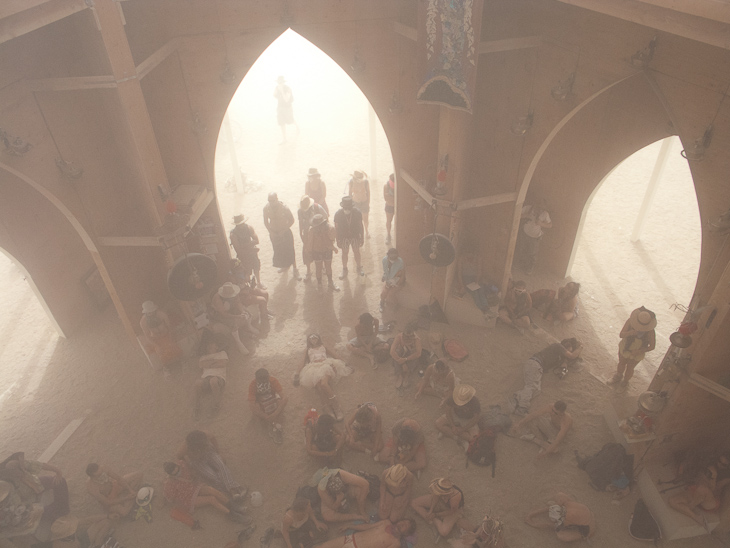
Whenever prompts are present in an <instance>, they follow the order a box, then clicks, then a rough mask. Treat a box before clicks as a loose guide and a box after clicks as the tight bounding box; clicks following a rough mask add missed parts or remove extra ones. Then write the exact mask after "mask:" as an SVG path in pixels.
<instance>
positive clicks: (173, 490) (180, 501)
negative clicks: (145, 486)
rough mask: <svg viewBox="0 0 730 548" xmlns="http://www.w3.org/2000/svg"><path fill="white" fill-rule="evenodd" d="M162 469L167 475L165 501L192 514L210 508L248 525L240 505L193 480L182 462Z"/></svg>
mask: <svg viewBox="0 0 730 548" xmlns="http://www.w3.org/2000/svg"><path fill="white" fill-rule="evenodd" d="M163 469H164V470H165V473H166V474H167V478H166V479H165V481H164V483H163V486H162V494H163V495H164V497H165V499H166V500H167V501H168V502H169V503H171V504H173V505H175V506H178V507H180V508H181V509H183V510H185V511H186V512H187V513H188V514H192V513H193V512H194V511H195V509H196V508H202V507H203V506H212V507H213V508H215V509H216V510H218V511H219V512H221V513H223V514H225V515H226V516H228V517H229V519H231V520H233V521H236V522H238V523H249V522H250V521H251V519H250V518H248V517H246V516H244V514H243V512H242V511H241V510H242V508H241V506H240V505H234V504H233V503H232V501H231V498H230V497H228V496H226V495H225V494H224V493H221V492H220V491H218V489H215V488H213V487H211V486H210V485H205V484H203V483H200V482H199V481H195V480H194V479H193V475H192V471H191V470H190V468H189V467H188V464H187V463H186V462H185V461H184V460H179V461H177V462H166V463H164V464H163Z"/></svg>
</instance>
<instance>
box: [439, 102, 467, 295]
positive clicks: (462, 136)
mask: <svg viewBox="0 0 730 548" xmlns="http://www.w3.org/2000/svg"><path fill="white" fill-rule="evenodd" d="M473 131H474V117H473V115H472V114H470V113H468V112H463V111H460V110H454V109H450V108H447V107H441V111H440V113H439V141H438V166H437V168H436V170H437V172H438V171H439V170H440V169H441V166H442V163H443V161H444V158H445V156H446V155H447V154H448V157H449V159H448V169H447V172H446V194H445V195H444V196H441V198H443V199H444V200H447V201H449V202H452V203H456V202H458V201H460V200H462V199H463V196H464V188H465V186H466V184H467V181H468V180H469V173H470V163H469V162H470V152H471V150H470V145H471V142H472V133H473ZM437 213H438V218H437V219H436V232H440V233H442V234H444V235H446V236H448V237H449V239H450V240H451V242H452V243H453V244H454V246H455V247H457V248H458V246H459V232H460V228H461V223H460V219H459V212H458V211H456V209H455V208H446V207H439V208H438V209H437ZM455 273H456V261H454V262H453V263H452V264H451V265H449V266H448V267H446V268H437V269H436V271H435V272H434V275H433V281H432V283H431V297H432V298H434V299H436V300H437V301H438V302H439V304H440V305H441V306H442V307H445V306H446V301H447V300H448V297H449V294H450V292H451V283H452V281H453V278H454V274H455Z"/></svg>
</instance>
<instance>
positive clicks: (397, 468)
mask: <svg viewBox="0 0 730 548" xmlns="http://www.w3.org/2000/svg"><path fill="white" fill-rule="evenodd" d="M407 476H408V468H406V467H405V466H403V465H402V464H394V465H393V466H391V467H390V468H388V469H387V470H386V471H385V483H386V484H387V485H390V486H391V487H400V485H401V484H402V483H403V482H404V481H405V479H406V477H407Z"/></svg>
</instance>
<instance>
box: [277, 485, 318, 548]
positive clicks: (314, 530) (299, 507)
mask: <svg viewBox="0 0 730 548" xmlns="http://www.w3.org/2000/svg"><path fill="white" fill-rule="evenodd" d="M326 532H327V524H326V523H324V522H322V521H319V520H318V519H317V516H316V515H315V513H314V510H312V505H311V504H310V503H309V499H306V498H304V497H297V498H295V499H294V502H293V503H292V505H291V506H290V507H289V508H288V509H287V511H286V513H284V519H282V520H281V536H282V537H283V538H284V542H285V543H286V547H287V548H310V547H311V546H312V545H313V544H314V543H315V542H316V541H317V540H319V539H321V538H322V536H323V534H324V533H326Z"/></svg>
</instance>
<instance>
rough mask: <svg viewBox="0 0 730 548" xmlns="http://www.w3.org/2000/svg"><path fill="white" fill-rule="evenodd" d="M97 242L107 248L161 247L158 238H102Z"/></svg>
mask: <svg viewBox="0 0 730 548" xmlns="http://www.w3.org/2000/svg"><path fill="white" fill-rule="evenodd" d="M96 241H97V242H98V243H99V244H101V245H103V246H107V247H160V246H161V245H162V244H161V243H160V239H159V238H158V237H157V236H101V237H99V238H97V239H96Z"/></svg>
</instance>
